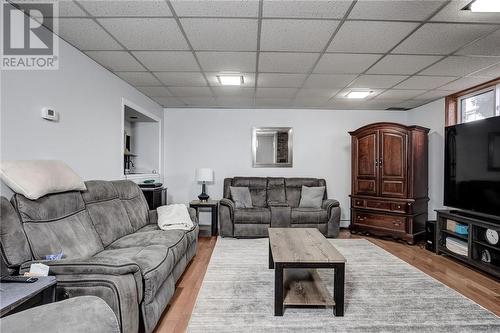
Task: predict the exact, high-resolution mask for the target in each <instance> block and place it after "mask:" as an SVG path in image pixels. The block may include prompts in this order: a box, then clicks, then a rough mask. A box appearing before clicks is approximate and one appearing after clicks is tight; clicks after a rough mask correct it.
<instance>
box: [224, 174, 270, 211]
mask: <svg viewBox="0 0 500 333" xmlns="http://www.w3.org/2000/svg"><path fill="white" fill-rule="evenodd" d="M232 186H235V187H248V189H249V190H250V195H251V196H252V205H253V206H254V207H266V206H267V178H262V177H235V178H233V185H232Z"/></svg>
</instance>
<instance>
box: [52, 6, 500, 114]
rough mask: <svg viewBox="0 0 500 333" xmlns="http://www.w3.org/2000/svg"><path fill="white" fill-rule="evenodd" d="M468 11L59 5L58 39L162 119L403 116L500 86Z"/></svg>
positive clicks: (486, 28) (497, 41) (491, 25)
mask: <svg viewBox="0 0 500 333" xmlns="http://www.w3.org/2000/svg"><path fill="white" fill-rule="evenodd" d="M470 1H471V0H463V1H462V0H454V1H431V0H429V1H427V0H419V1H408V0H404V1H396V0H385V1H374V0H358V1H350V0H349V1H348V0H343V1H326V0H322V1H295V0H260V1H259V0H222V1H214V0H198V1H191V0H170V1H167V0H143V1H126V0H121V1H103V0H101V1H87V0H80V1H69V0H68V1H64V0H60V1H59V3H60V16H61V18H60V20H59V25H60V27H59V34H60V36H61V37H62V38H64V39H65V40H66V41H68V42H69V43H71V44H73V45H74V46H76V47H77V48H79V49H80V50H82V51H83V52H85V53H86V54H87V55H88V56H89V57H91V58H92V59H94V60H95V61H97V62H98V63H100V64H102V65H103V66H104V67H106V68H108V69H109V70H110V71H112V72H114V73H116V75H118V76H119V77H121V78H122V79H124V80H126V81H127V82H129V83H130V84H132V85H133V86H135V87H137V89H139V90H140V91H142V92H143V93H144V94H146V95H148V96H150V97H151V98H152V99H153V100H155V101H157V102H158V103H159V104H161V105H163V106H164V107H237V108H252V107H257V108H267V107H269V108H337V107H339V108H349V109H386V108H391V107H393V108H394V107H401V108H412V107H416V106H419V105H422V104H425V103H427V102H429V101H432V100H435V99H437V98H440V97H442V96H446V95H449V94H451V93H454V92H456V91H459V90H461V89H464V88H467V87H470V86H473V85H476V84H479V83H482V82H486V81H489V80H491V79H493V78H496V77H499V76H500V14H499V13H470V12H467V11H461V10H460V9H461V8H463V7H464V6H465V5H467V4H468V3H469V2H470ZM226 71H229V72H240V73H242V74H243V75H244V77H245V84H244V85H243V86H242V87H221V86H220V85H219V83H218V82H217V80H216V75H217V74H219V73H220V72H226ZM349 88H370V89H371V90H373V94H372V95H371V96H370V98H368V99H366V100H354V101H353V100H348V99H346V98H345V97H344V95H345V93H346V92H347V91H349Z"/></svg>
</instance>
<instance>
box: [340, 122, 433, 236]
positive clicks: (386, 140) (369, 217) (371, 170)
mask: <svg viewBox="0 0 500 333" xmlns="http://www.w3.org/2000/svg"><path fill="white" fill-rule="evenodd" d="M428 133H429V129H427V128H424V127H419V126H405V125H401V124H396V123H375V124H370V125H366V126H363V127H361V128H359V129H357V130H356V131H353V132H349V134H351V137H352V194H351V226H350V228H351V232H353V233H356V232H365V233H371V234H374V235H379V236H391V237H393V238H398V239H403V240H405V241H406V242H408V243H409V244H413V243H414V242H415V240H416V239H417V238H418V237H420V236H423V235H424V233H425V222H426V220H427V203H428V201H429V198H428V139H427V135H428Z"/></svg>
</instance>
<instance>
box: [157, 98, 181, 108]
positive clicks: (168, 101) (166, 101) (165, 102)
mask: <svg viewBox="0 0 500 333" xmlns="http://www.w3.org/2000/svg"><path fill="white" fill-rule="evenodd" d="M153 100H154V101H155V102H156V103H158V104H160V105H161V106H163V107H166V108H175V107H184V106H185V104H184V103H183V102H182V101H181V100H180V99H178V98H175V97H154V98H153Z"/></svg>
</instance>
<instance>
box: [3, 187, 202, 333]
mask: <svg viewBox="0 0 500 333" xmlns="http://www.w3.org/2000/svg"><path fill="white" fill-rule="evenodd" d="M85 184H86V186H87V190H86V191H83V192H78V191H73V192H65V193H57V194H49V195H46V196H44V197H42V198H40V199H38V200H29V199H27V198H25V197H23V196H21V195H18V194H16V195H14V196H13V198H12V200H11V202H12V204H13V206H12V205H11V203H9V201H8V200H7V199H6V198H3V197H2V199H1V209H0V211H1V223H2V225H1V227H2V232H1V234H0V236H1V239H0V240H1V250H2V251H1V252H2V256H3V257H4V260H5V262H6V263H7V265H8V267H9V269H10V270H17V269H19V272H20V273H23V272H25V271H27V270H29V266H30V264H31V263H32V262H43V263H45V264H47V265H49V266H50V274H51V275H55V276H56V277H57V282H58V284H57V299H58V300H61V299H65V298H69V297H75V296H84V295H93V296H98V297H100V298H102V299H103V300H105V301H106V303H107V304H108V305H109V306H110V307H111V309H113V311H114V313H115V314H116V317H117V319H118V322H119V324H120V329H121V331H122V332H126V333H129V332H134V333H135V332H138V331H139V330H141V331H145V332H151V331H153V329H154V328H155V326H156V324H157V323H158V320H159V319H160V316H161V315H162V313H163V311H164V310H165V308H166V307H167V304H168V302H169V300H170V299H171V297H172V296H173V294H174V291H175V283H176V281H177V280H178V279H179V277H180V276H181V275H182V273H183V272H184V269H185V268H186V266H187V264H188V263H189V261H190V260H191V259H192V258H193V256H194V255H195V254H196V247H197V239H198V230H199V229H198V225H197V221H196V217H195V214H194V211H193V210H190V215H191V218H192V220H193V221H194V225H195V227H194V228H193V229H192V230H190V231H183V230H170V231H162V230H159V228H158V225H157V215H156V211H150V210H149V208H148V204H147V202H146V200H145V198H144V195H143V194H142V191H141V190H140V188H139V187H138V186H137V185H136V184H135V183H133V182H131V181H111V182H110V181H87V182H86V183H85ZM59 252H62V253H63V259H61V260H57V261H45V260H44V259H45V256H46V255H48V254H55V253H59Z"/></svg>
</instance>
